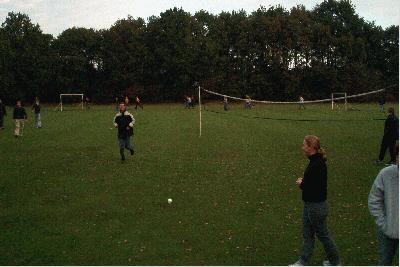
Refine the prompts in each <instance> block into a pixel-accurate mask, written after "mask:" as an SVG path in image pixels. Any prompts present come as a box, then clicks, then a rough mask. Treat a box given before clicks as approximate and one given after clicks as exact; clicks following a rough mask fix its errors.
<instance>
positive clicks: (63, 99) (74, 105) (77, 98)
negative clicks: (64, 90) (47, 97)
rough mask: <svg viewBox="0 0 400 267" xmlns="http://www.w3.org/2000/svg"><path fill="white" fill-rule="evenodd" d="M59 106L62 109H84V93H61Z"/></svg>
mask: <svg viewBox="0 0 400 267" xmlns="http://www.w3.org/2000/svg"><path fill="white" fill-rule="evenodd" d="M58 107H59V108H60V110H61V111H64V110H73V109H83V94H60V104H59V105H58Z"/></svg>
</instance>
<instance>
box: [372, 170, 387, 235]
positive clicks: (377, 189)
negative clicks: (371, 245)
mask: <svg viewBox="0 0 400 267" xmlns="http://www.w3.org/2000/svg"><path fill="white" fill-rule="evenodd" d="M368 208H369V212H370V213H371V215H372V217H374V220H375V223H376V225H377V226H378V227H379V228H380V229H382V228H383V227H384V225H385V221H386V219H385V203H384V189H383V180H382V175H381V173H379V174H378V176H377V177H376V179H375V182H374V184H373V185H372V188H371V191H370V193H369V197H368Z"/></svg>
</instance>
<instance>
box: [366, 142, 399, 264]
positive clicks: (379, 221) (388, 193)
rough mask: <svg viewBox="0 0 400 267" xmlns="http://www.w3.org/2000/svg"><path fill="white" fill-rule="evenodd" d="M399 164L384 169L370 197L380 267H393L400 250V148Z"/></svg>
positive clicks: (397, 147) (373, 186)
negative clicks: (381, 266)
mask: <svg viewBox="0 0 400 267" xmlns="http://www.w3.org/2000/svg"><path fill="white" fill-rule="evenodd" d="M395 150H396V152H395V153H396V156H397V164H396V165H390V166H388V167H386V168H383V169H382V170H381V171H380V172H379V174H378V176H377V177H376V179H375V181H374V183H373V185H372V188H371V191H370V193H369V197H368V208H369V211H370V213H371V215H372V217H374V220H375V223H376V225H377V228H378V229H377V230H378V252H379V265H392V263H393V258H394V255H395V254H396V252H398V248H399V146H398V145H396V147H395Z"/></svg>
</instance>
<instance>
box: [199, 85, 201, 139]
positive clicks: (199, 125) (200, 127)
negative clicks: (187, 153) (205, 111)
mask: <svg viewBox="0 0 400 267" xmlns="http://www.w3.org/2000/svg"><path fill="white" fill-rule="evenodd" d="M200 90H201V89H200V85H199V137H201V92H200Z"/></svg>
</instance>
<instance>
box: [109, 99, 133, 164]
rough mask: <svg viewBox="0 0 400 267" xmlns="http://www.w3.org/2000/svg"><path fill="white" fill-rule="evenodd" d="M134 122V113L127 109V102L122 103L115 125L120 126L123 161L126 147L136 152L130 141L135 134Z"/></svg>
mask: <svg viewBox="0 0 400 267" xmlns="http://www.w3.org/2000/svg"><path fill="white" fill-rule="evenodd" d="M134 124H135V119H134V118H133V116H132V114H130V113H129V112H128V111H126V105H125V103H123V102H122V103H120V104H119V112H118V113H117V114H116V115H115V117H114V126H115V127H116V128H118V143H119V153H120V155H121V160H122V161H125V154H124V150H125V148H126V149H128V150H129V151H130V153H131V155H133V154H134V150H133V145H132V144H131V141H130V138H131V136H132V135H133V125H134Z"/></svg>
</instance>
